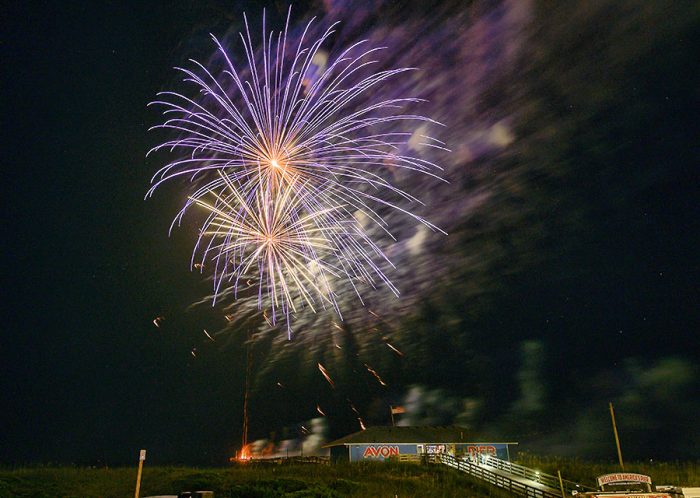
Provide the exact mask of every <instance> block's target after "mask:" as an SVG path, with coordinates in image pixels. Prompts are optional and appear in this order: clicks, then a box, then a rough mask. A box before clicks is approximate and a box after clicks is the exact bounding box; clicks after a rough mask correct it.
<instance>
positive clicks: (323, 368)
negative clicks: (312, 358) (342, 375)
mask: <svg viewBox="0 0 700 498" xmlns="http://www.w3.org/2000/svg"><path fill="white" fill-rule="evenodd" d="M318 370H319V371H320V372H321V374H322V375H323V376H324V377H325V378H326V380H327V381H328V383H329V384H330V385H331V387H332V388H333V389H335V382H333V379H331V376H330V375H328V371H327V370H326V367H324V366H323V365H321V364H320V363H319V364H318Z"/></svg>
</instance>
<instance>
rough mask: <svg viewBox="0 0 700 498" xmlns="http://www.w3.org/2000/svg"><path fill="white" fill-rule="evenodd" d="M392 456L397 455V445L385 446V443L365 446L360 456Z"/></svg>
mask: <svg viewBox="0 0 700 498" xmlns="http://www.w3.org/2000/svg"><path fill="white" fill-rule="evenodd" d="M393 456H399V447H398V446H396V445H394V446H387V445H376V446H375V445H373V446H367V447H366V448H365V451H364V452H363V453H362V458H377V457H381V458H389V457H393Z"/></svg>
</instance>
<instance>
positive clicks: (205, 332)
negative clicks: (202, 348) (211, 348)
mask: <svg viewBox="0 0 700 498" xmlns="http://www.w3.org/2000/svg"><path fill="white" fill-rule="evenodd" d="M203 330H204V334H205V335H206V336H207V337H208V338H209V339H211V341H212V342H216V341H215V340H214V338H213V337H212V336H211V335H209V332H207V329H203Z"/></svg>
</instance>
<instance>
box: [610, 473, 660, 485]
mask: <svg viewBox="0 0 700 498" xmlns="http://www.w3.org/2000/svg"><path fill="white" fill-rule="evenodd" d="M615 482H644V483H646V484H651V477H649V476H645V475H644V474H627V473H619V474H605V475H604V476H599V477H598V486H603V485H605V484H611V483H615Z"/></svg>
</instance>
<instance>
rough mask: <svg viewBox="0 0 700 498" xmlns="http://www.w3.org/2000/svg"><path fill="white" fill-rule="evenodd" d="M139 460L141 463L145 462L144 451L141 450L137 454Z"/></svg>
mask: <svg viewBox="0 0 700 498" xmlns="http://www.w3.org/2000/svg"><path fill="white" fill-rule="evenodd" d="M139 460H140V461H142V462H143V461H144V460H146V450H141V451H140V452H139Z"/></svg>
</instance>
